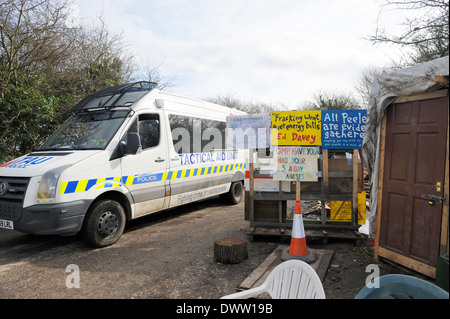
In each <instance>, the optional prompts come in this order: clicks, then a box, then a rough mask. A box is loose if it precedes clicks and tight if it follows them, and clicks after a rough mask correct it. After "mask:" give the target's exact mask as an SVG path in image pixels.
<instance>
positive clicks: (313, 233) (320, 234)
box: [247, 227, 367, 245]
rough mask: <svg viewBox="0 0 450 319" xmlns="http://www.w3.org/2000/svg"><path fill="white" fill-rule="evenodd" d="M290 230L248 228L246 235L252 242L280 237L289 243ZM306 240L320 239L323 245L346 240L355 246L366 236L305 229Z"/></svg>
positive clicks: (341, 230) (346, 230)
mask: <svg viewBox="0 0 450 319" xmlns="http://www.w3.org/2000/svg"><path fill="white" fill-rule="evenodd" d="M291 233H292V230H291V229H287V228H283V227H278V228H275V227H250V228H249V230H248V232H247V234H248V235H249V236H250V239H251V240H252V241H253V240H254V237H255V236H274V237H277V236H278V237H280V240H281V241H290V238H291ZM305 237H306V239H307V240H308V239H322V241H323V243H327V241H328V239H331V238H334V239H348V240H355V241H356V244H357V245H359V244H361V243H362V242H363V241H364V240H365V239H366V237H367V236H365V235H364V234H361V233H360V232H358V231H355V230H352V229H327V230H325V229H306V230H305Z"/></svg>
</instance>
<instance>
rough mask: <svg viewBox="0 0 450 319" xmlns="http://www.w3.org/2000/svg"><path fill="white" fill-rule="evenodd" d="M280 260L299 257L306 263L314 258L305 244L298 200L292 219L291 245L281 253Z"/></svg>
mask: <svg viewBox="0 0 450 319" xmlns="http://www.w3.org/2000/svg"><path fill="white" fill-rule="evenodd" d="M281 259H282V260H289V259H299V260H302V261H304V262H307V263H312V262H314V261H315V260H316V257H315V255H314V253H313V252H311V251H309V250H308V247H307V246H306V238H305V229H304V227H303V217H302V208H301V206H300V201H299V200H296V201H295V208H294V220H293V224H292V236H291V245H290V246H289V248H288V249H285V250H284V251H283V253H282V254H281Z"/></svg>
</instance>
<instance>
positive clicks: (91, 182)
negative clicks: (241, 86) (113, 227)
mask: <svg viewBox="0 0 450 319" xmlns="http://www.w3.org/2000/svg"><path fill="white" fill-rule="evenodd" d="M244 168H245V163H239V164H228V165H219V166H210V167H201V168H191V169H183V170H178V171H170V172H165V173H157V174H140V175H129V176H117V177H107V178H94V179H85V180H81V181H69V182H62V183H61V187H60V188H59V194H61V195H63V194H73V193H81V192H86V191H88V190H90V189H91V188H92V187H94V186H95V189H102V188H110V187H118V186H120V185H124V186H130V185H138V184H145V183H151V182H158V181H165V180H172V179H181V178H187V177H192V176H201V175H209V174H214V173H222V172H229V171H233V170H235V169H244Z"/></svg>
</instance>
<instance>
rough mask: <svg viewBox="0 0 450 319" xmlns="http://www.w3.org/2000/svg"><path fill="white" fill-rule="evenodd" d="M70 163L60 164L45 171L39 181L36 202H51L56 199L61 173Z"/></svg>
mask: <svg viewBox="0 0 450 319" xmlns="http://www.w3.org/2000/svg"><path fill="white" fill-rule="evenodd" d="M69 166H70V165H65V166H60V167H58V168H55V169H52V170H50V171H48V172H47V173H45V174H44V175H43V176H42V178H41V181H40V182H39V187H38V192H37V196H36V202H38V203H40V204H49V203H53V202H54V201H55V197H56V187H57V186H58V180H59V176H60V175H61V173H62V172H63V171H64V170H65V169H66V168H67V167H69Z"/></svg>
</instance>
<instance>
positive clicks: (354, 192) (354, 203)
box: [352, 149, 358, 225]
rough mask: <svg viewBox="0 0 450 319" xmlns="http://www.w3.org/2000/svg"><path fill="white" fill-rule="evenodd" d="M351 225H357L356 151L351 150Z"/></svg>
mask: <svg viewBox="0 0 450 319" xmlns="http://www.w3.org/2000/svg"><path fill="white" fill-rule="evenodd" d="M352 164H353V187H352V225H358V150H357V149H354V150H353V157H352Z"/></svg>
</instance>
